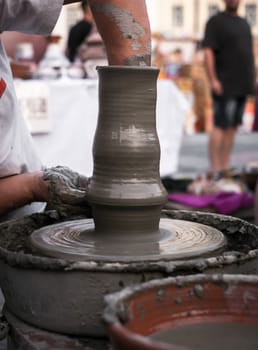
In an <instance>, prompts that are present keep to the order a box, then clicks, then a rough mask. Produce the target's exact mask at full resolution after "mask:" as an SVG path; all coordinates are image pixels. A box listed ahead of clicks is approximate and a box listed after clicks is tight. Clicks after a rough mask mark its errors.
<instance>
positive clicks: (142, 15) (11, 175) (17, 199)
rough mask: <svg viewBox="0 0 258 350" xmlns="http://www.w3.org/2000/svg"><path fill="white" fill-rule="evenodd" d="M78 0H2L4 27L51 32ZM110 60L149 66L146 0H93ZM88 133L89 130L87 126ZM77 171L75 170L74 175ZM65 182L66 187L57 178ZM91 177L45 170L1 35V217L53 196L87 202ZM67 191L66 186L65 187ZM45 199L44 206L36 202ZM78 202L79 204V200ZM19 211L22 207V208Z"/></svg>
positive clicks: (22, 211) (30, 209)
mask: <svg viewBox="0 0 258 350" xmlns="http://www.w3.org/2000/svg"><path fill="white" fill-rule="evenodd" d="M73 2H77V1H76V0H64V1H63V0H52V1H51V2H49V0H0V8H1V12H0V31H1V32H3V31H5V30H14V31H21V32H25V33H34V34H44V35H46V34H48V33H50V32H51V30H52V29H53V27H54V25H55V22H56V20H57V18H58V15H59V13H60V11H61V8H62V5H63V3H64V4H69V3H73ZM89 4H90V6H91V10H92V13H93V16H94V20H95V22H96V25H97V27H98V30H99V32H100V34H101V36H102V38H103V41H104V44H105V46H106V51H107V58H108V63H109V65H121V66H125V65H129V66H130V65H132V66H150V62H151V35H150V25H149V19H148V15H147V9H146V4H145V0H130V1H127V0H90V1H89ZM85 132H87V131H86V130H85ZM75 175H76V174H75ZM53 182H57V183H60V186H62V185H63V184H64V186H66V188H61V189H60V186H59V187H58V186H57V187H56V192H53V189H54V187H52V185H51V184H52V183H53ZM86 186H87V179H86V178H85V177H83V176H80V175H79V174H77V175H76V176H74V173H73V172H70V173H69V172H68V174H65V173H63V172H62V170H61V171H59V169H55V170H53V171H51V169H49V170H43V167H42V164H41V161H40V159H39V157H38V155H37V154H36V152H35V149H34V144H33V142H32V138H31V135H30V133H29V131H28V129H27V127H26V125H25V121H24V119H23V118H22V115H21V111H20V109H19V106H18V101H17V97H16V95H15V90H14V84H13V80H12V73H11V69H10V64H9V61H8V58H7V55H6V52H5V49H4V47H3V45H2V43H1V40H0V220H6V219H7V217H6V216H5V215H9V214H14V216H16V217H18V216H20V217H21V216H24V215H29V214H31V213H32V212H35V211H36V212H38V211H42V210H44V208H42V202H49V200H50V197H51V198H55V196H57V197H60V195H61V197H62V193H64V197H63V198H61V199H60V200H64V201H67V202H68V203H67V205H69V201H71V207H72V206H73V204H74V198H73V194H74V193H75V192H76V193H78V195H79V196H80V199H81V201H82V204H85V192H86V191H85V189H86ZM62 190H63V191H62ZM35 202H40V205H41V207H40V208H39V207H35V206H34V205H35V204H39V203H35ZM77 205H78V206H80V202H79V200H77ZM17 210H18V211H20V212H18V211H17Z"/></svg>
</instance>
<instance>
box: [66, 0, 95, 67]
mask: <svg viewBox="0 0 258 350" xmlns="http://www.w3.org/2000/svg"><path fill="white" fill-rule="evenodd" d="M81 8H82V11H83V19H82V20H80V21H79V22H77V23H76V24H75V25H74V26H72V28H71V29H70V31H69V35H68V41H67V57H68V58H69V60H70V61H71V62H74V61H75V60H76V57H77V54H78V49H79V47H80V46H81V44H82V43H83V42H84V40H85V39H86V38H87V37H88V36H89V35H90V33H91V31H92V28H93V22H94V21H93V16H92V13H91V9H90V6H89V3H88V1H87V0H83V1H82V2H81Z"/></svg>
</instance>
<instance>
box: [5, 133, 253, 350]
mask: <svg viewBox="0 0 258 350" xmlns="http://www.w3.org/2000/svg"><path fill="white" fill-rule="evenodd" d="M207 145H208V135H207V134H206V133H203V134H194V135H186V136H184V137H183V140H182V146H181V150H180V154H179V165H178V172H182V173H192V174H198V173H201V172H205V171H207V170H208V168H209V162H208V148H207ZM231 160H232V166H238V167H241V166H243V165H245V164H246V163H248V162H251V161H258V133H251V134H249V133H248V134H247V133H239V134H238V135H237V137H236V142H235V146H234V149H233V153H232V159H231ZM3 302H4V300H3V296H2V293H0V309H2V305H3ZM0 350H7V346H6V342H5V341H2V342H1V341H0Z"/></svg>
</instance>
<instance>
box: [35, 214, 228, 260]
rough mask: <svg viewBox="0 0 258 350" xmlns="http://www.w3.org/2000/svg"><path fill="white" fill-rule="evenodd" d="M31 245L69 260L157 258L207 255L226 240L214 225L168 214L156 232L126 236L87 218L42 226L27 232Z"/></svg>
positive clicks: (220, 248) (217, 248) (44, 252)
mask: <svg viewBox="0 0 258 350" xmlns="http://www.w3.org/2000/svg"><path fill="white" fill-rule="evenodd" d="M30 243H31V244H32V246H33V247H34V248H36V249H37V250H38V251H39V252H41V253H42V254H44V255H46V256H51V257H56V258H63V259H68V260H73V261H78V260H79V261H89V260H94V261H110V262H113V261H121V262H124V261H126V262H135V261H160V260H161V259H165V260H166V259H170V260H171V259H172V260H181V259H185V258H194V257H198V256H211V255H213V254H215V253H217V252H218V251H222V250H223V248H225V247H226V244H227V240H226V238H225V236H224V235H223V233H222V232H220V231H219V230H217V229H216V228H214V227H209V226H206V225H203V224H199V223H193V222H188V221H183V220H172V219H169V218H165V219H161V220H160V229H159V231H158V232H153V233H152V232H150V233H149V234H147V235H146V234H142V233H141V232H132V233H131V234H130V236H125V235H117V234H114V235H112V234H110V233H109V234H108V235H105V234H100V233H98V232H95V231H94V222H93V220H91V219H82V220H76V221H68V222H64V223H60V224H56V225H51V226H46V227H43V228H41V229H39V230H36V231H34V232H33V233H32V235H31V236H30Z"/></svg>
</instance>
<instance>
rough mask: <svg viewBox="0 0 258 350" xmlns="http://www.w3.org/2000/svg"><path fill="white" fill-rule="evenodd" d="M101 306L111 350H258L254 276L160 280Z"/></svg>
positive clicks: (257, 278)
mask: <svg viewBox="0 0 258 350" xmlns="http://www.w3.org/2000/svg"><path fill="white" fill-rule="evenodd" d="M105 303H106V308H105V312H104V319H105V322H106V325H107V329H108V332H109V335H110V338H111V341H112V345H113V349H114V350H179V349H184V350H215V349H234V350H235V349H237V350H243V349H244V350H255V349H258V276H252V275H250V276H244V275H235V276H233V275H223V274H222V275H195V276H180V277H176V278H166V279H158V280H153V281H150V282H146V283H143V284H139V285H137V286H133V287H128V288H125V289H123V290H121V291H120V292H117V293H113V294H110V295H108V296H106V298H105Z"/></svg>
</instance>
